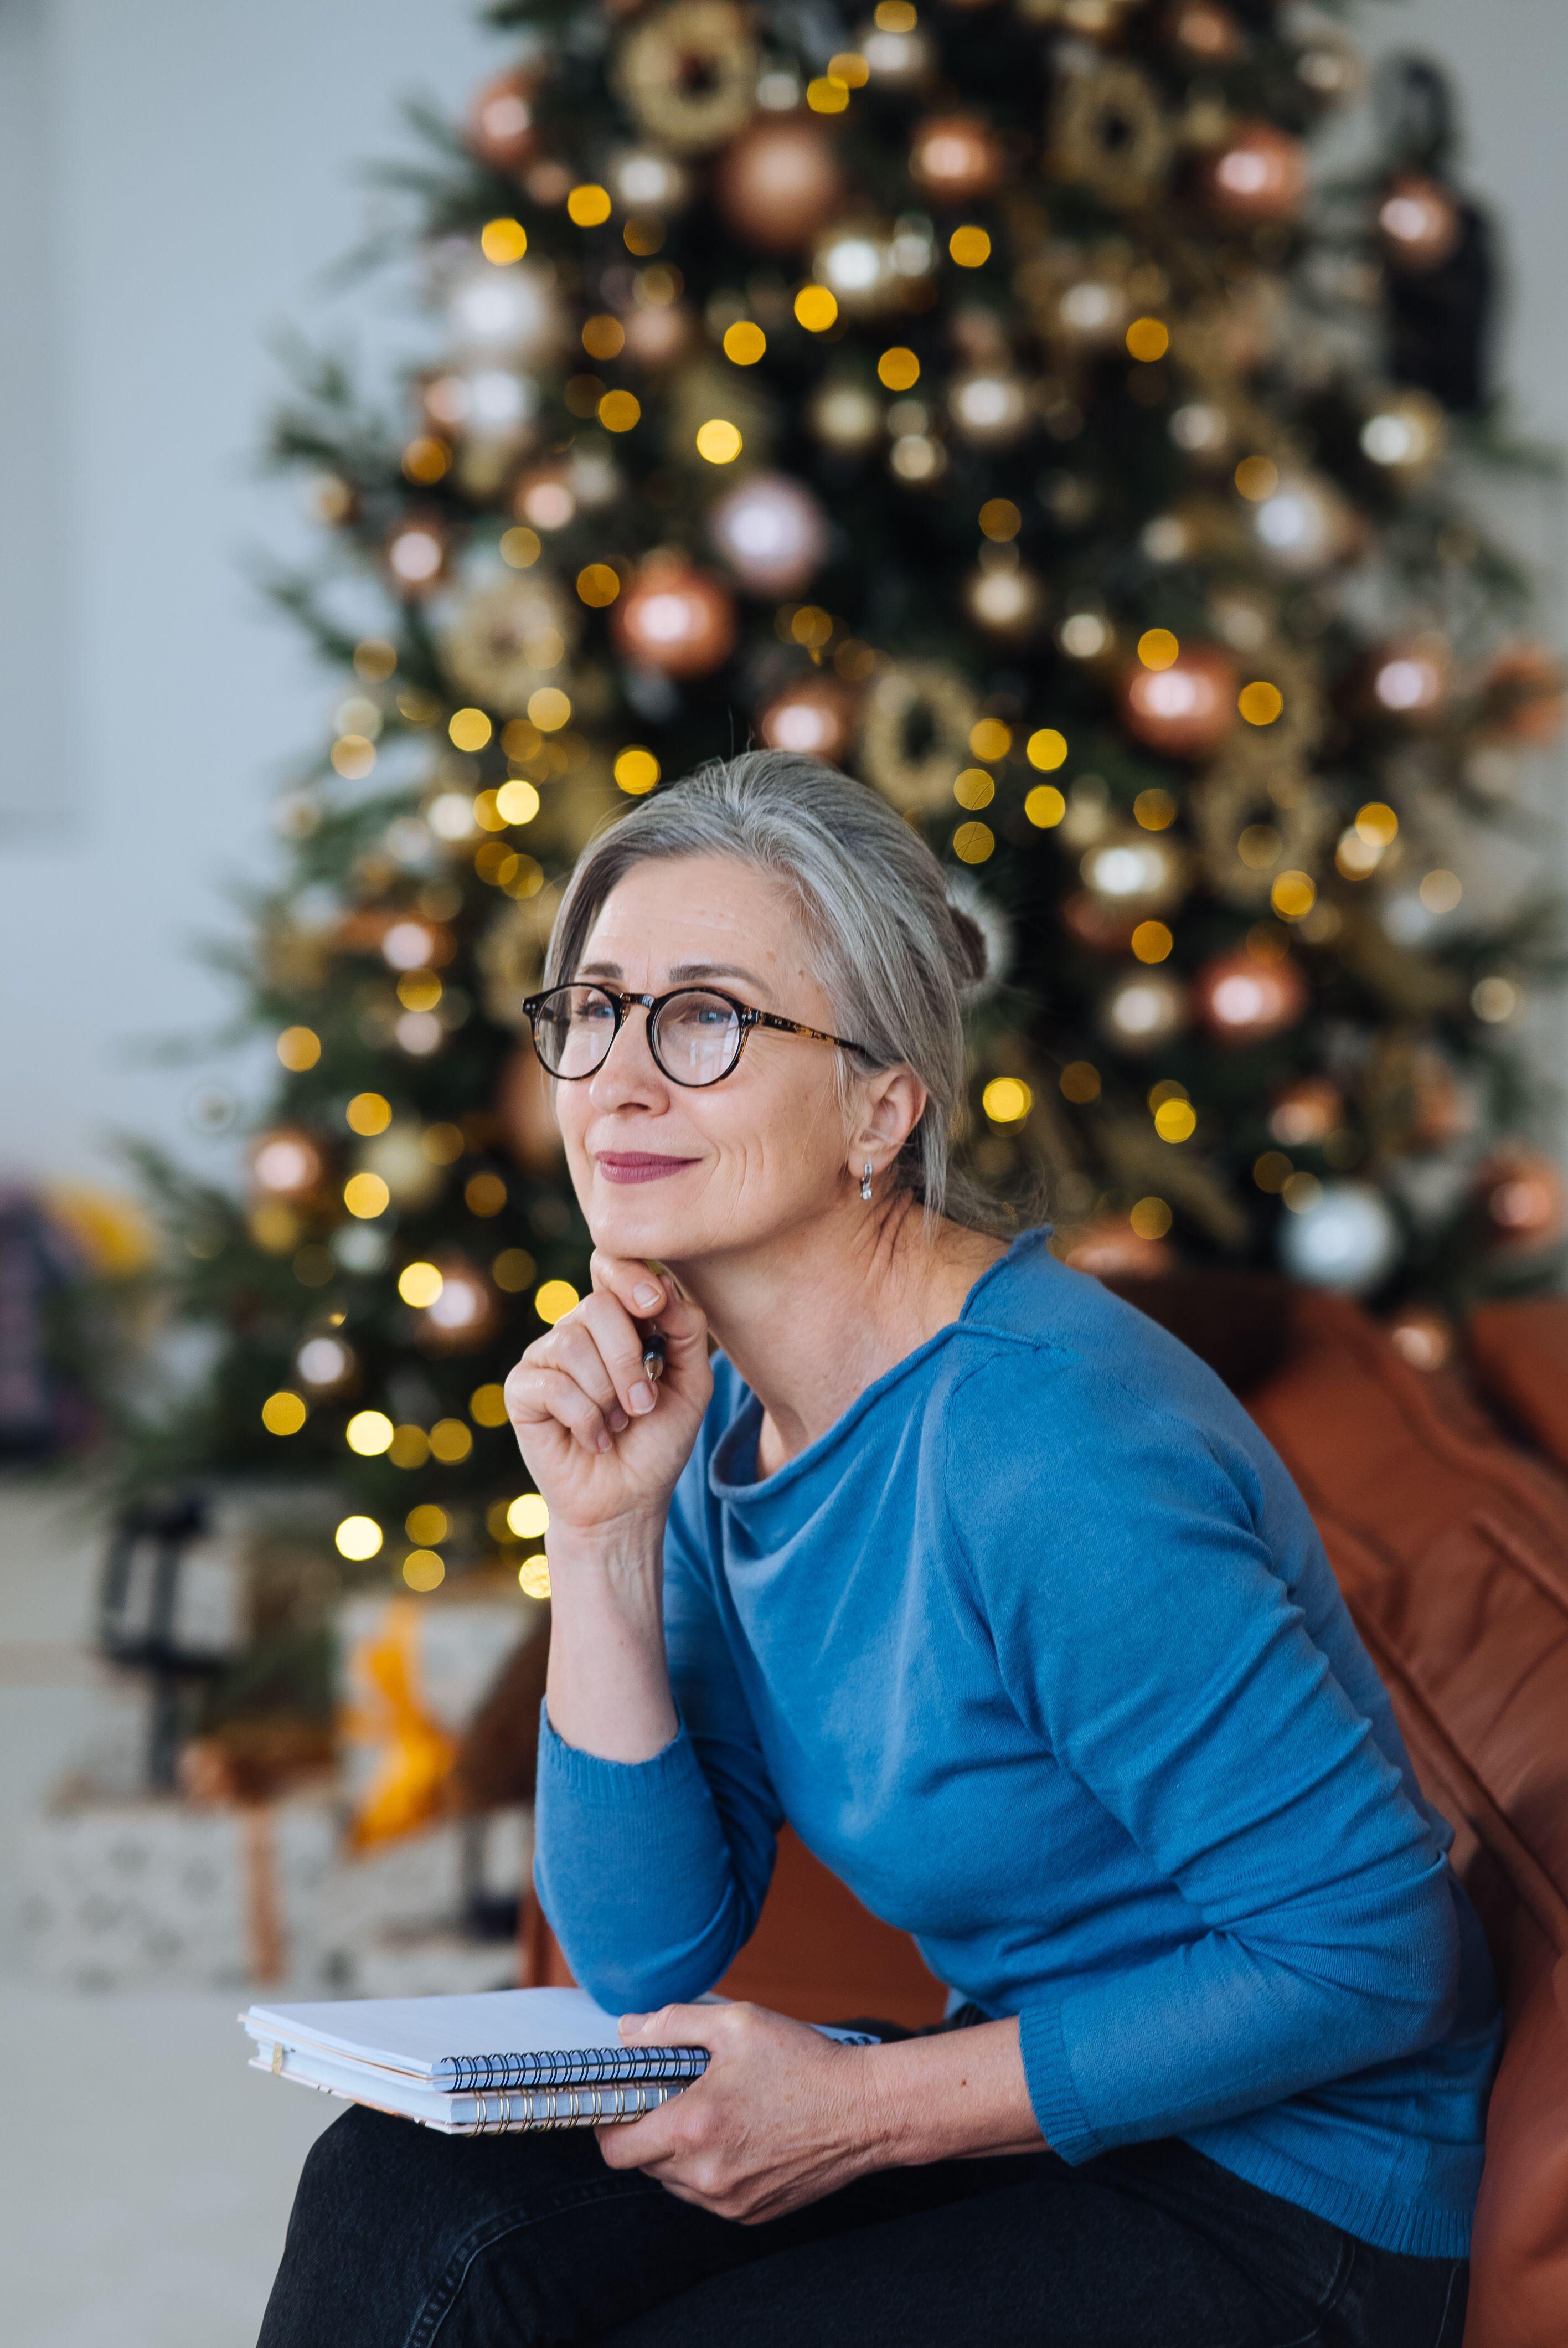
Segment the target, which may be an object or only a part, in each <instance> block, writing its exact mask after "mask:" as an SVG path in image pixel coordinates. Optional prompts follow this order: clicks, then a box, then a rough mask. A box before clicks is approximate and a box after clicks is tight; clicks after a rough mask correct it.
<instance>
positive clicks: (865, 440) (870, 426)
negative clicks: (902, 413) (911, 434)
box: [806, 376, 883, 457]
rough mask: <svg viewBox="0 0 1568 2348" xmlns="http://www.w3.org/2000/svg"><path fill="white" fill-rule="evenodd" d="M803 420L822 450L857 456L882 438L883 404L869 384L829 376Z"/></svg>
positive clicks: (816, 392)
mask: <svg viewBox="0 0 1568 2348" xmlns="http://www.w3.org/2000/svg"><path fill="white" fill-rule="evenodd" d="M806 421H807V423H808V424H809V425H810V427H811V429H812V433H813V435H814V437H815V438H816V439H817V440H819V441H820V442H821V443H822V445H823V447H824V448H830V449H832V450H833V451H834V453H835V455H837V456H841V457H858V456H862V455H864V454H865V452H866V450H867V449H868V448H875V447H876V444H877V442H878V441H879V440H880V439H881V438H882V431H883V403H882V401H881V400H879V399H878V398H877V396H876V393H875V392H874V391H873V390H872V389H871V388H870V386H869V385H867V384H863V383H856V382H855V381H854V380H853V379H852V378H850V377H846V376H839V377H836V378H835V377H834V376H829V377H828V378H827V380H826V381H825V383H823V384H822V385H820V386H819V387H818V388H817V390H816V391H815V392H814V394H813V395H812V398H811V403H810V405H809V407H807V409H806Z"/></svg>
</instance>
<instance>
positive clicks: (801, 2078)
mask: <svg viewBox="0 0 1568 2348" xmlns="http://www.w3.org/2000/svg"><path fill="white" fill-rule="evenodd" d="M620 2033H621V2037H622V2039H623V2040H624V2042H625V2043H626V2044H628V2045H632V2046H642V2045H665V2046H706V2047H708V2048H709V2049H710V2051H711V2054H712V2061H711V2062H710V2063H709V2065H708V2068H707V2070H706V2071H705V2072H704V2073H703V2075H702V2078H701V2079H699V2080H697V2081H696V2082H695V2083H694V2084H693V2085H692V2086H690V2087H687V2088H685V2089H683V2090H682V2093H681V2094H680V2095H678V2096H671V2099H670V2101H669V2102H668V2103H667V2104H664V2105H662V2106H661V2107H660V2109H659V2110H658V2111H656V2112H650V2113H649V2114H648V2115H647V2116H646V2117H645V2118H643V2119H640V2120H632V2121H629V2122H623V2123H621V2124H620V2125H619V2126H615V2127H601V2128H600V2129H599V2130H598V2131H597V2134H598V2137H599V2146H600V2152H601V2153H602V2154H603V2156H604V2159H605V2163H606V2166H607V2167H609V2168H641V2169H646V2171H647V2172H648V2174H649V2175H650V2176H651V2177H654V2178H658V2180H659V2182H660V2184H661V2185H662V2186H663V2187H664V2188H665V2190H666V2191H667V2192H670V2193H673V2194H674V2195H675V2196H676V2197H677V2198H678V2199H680V2200H682V2201H691V2202H694V2203H695V2204H696V2206H697V2208H698V2209H707V2210H710V2211H712V2214H713V2215H714V2216H715V2217H719V2218H729V2219H733V2220H734V2221H735V2222H737V2223H738V2224H740V2225H743V2226H756V2225H761V2224H762V2223H763V2222H764V2219H770V2218H782V2217H784V2216H785V2215H787V2213H788V2212H789V2211H790V2210H792V2209H802V2208H804V2205H805V2204H806V2203H807V2202H810V2201H818V2200H820V2199H822V2197H823V2195H824V2194H825V2193H832V2192H835V2191H836V2190H837V2189H838V2188H839V2187H840V2186H844V2185H847V2184H849V2183H850V2182H851V2181H852V2180H853V2179H854V2178H856V2177H861V2176H864V2175H865V2174H866V2171H867V2170H869V2169H873V2168H885V2167H886V2166H887V2165H888V2163H889V2159H890V2158H891V2157H893V2152H892V2142H891V2135H890V2131H889V2127H888V2125H887V2123H888V2118H889V2115H887V2114H886V2113H885V2112H884V2111H883V2110H882V2109H881V2108H879V2106H880V2103H881V2100H882V2099H881V2097H880V2096H879V2094H878V2085H877V2080H876V2073H875V2070H874V2068H873V2065H872V2064H871V2063H870V2061H869V2060H868V2059H867V2058H868V2056H869V2055H872V2054H873V2053H874V2052H876V2051H877V2050H875V2049H871V2048H867V2047H859V2046H845V2045H842V2044H839V2043H837V2042H836V2041H835V2040H834V2039H831V2038H825V2037H824V2036H823V2035H822V2034H821V2032H820V2031H816V2030H813V2029H811V2028H809V2027H808V2025H807V2024H805V2023H804V2022H792V2021H790V2020H789V2019H788V2018H787V2017H786V2016H785V2015H784V2014H781V2013H768V2012H767V2011H766V2010H765V2008H764V2007H762V2006H758V2005H739V2004H737V2005H727V2006H712V2005H667V2006H665V2007H663V2008H662V2009H661V2012H659V2013H652V2014H628V2015H626V2016H625V2017H624V2018H623V2019H622V2022H621V2024H620Z"/></svg>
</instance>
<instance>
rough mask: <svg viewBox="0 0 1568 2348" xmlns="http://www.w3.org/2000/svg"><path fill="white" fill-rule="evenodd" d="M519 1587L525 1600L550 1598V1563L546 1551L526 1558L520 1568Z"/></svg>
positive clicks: (540, 1551) (538, 1551)
mask: <svg viewBox="0 0 1568 2348" xmlns="http://www.w3.org/2000/svg"><path fill="white" fill-rule="evenodd" d="M518 1588H519V1589H520V1590H521V1591H522V1593H523V1595H524V1597H525V1598H548V1596H549V1594H550V1561H549V1559H548V1557H547V1556H546V1555H545V1552H544V1550H542V1549H541V1550H537V1551H536V1552H535V1554H534V1555H533V1556H532V1557H526V1558H524V1560H523V1561H522V1563H521V1565H519V1566H518Z"/></svg>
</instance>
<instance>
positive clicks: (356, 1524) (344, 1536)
mask: <svg viewBox="0 0 1568 2348" xmlns="http://www.w3.org/2000/svg"><path fill="white" fill-rule="evenodd" d="M385 1538H386V1536H385V1535H384V1532H383V1531H382V1529H381V1527H380V1526H379V1525H378V1524H377V1523H376V1521H375V1519H374V1517H344V1519H343V1522H342V1524H340V1525H339V1527H338V1529H337V1530H336V1532H335V1533H334V1534H333V1540H334V1541H335V1542H336V1544H337V1549H338V1554H339V1555H340V1556H341V1557H347V1558H353V1559H354V1560H355V1562H356V1563H363V1562H364V1560H365V1559H366V1558H368V1557H374V1555H375V1554H376V1552H377V1550H379V1549H380V1547H381V1545H382V1542H383V1541H384V1540H385Z"/></svg>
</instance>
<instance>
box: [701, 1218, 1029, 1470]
mask: <svg viewBox="0 0 1568 2348" xmlns="http://www.w3.org/2000/svg"><path fill="white" fill-rule="evenodd" d="M923 1222H924V1218H923V1216H922V1214H921V1211H920V1209H919V1207H918V1206H917V1204H915V1202H914V1201H913V1200H909V1199H908V1198H907V1197H904V1198H900V1199H899V1200H896V1201H894V1202H893V1203H891V1204H890V1205H888V1206H886V1207H885V1208H881V1209H876V1210H867V1209H864V1208H863V1209H860V1210H859V1212H858V1213H857V1214H855V1215H849V1214H844V1215H838V1214H835V1215H830V1216H827V1217H825V1218H819V1219H818V1220H816V1221H815V1223H814V1224H813V1225H812V1226H811V1227H810V1228H809V1229H803V1230H801V1231H792V1232H789V1233H787V1234H785V1235H784V1237H783V1238H781V1239H780V1240H779V1241H775V1242H774V1243H773V1244H772V1245H770V1246H769V1247H768V1248H767V1249H766V1250H756V1251H747V1252H745V1253H744V1254H718V1255H712V1256H703V1257H701V1258H694V1259H692V1260H691V1261H689V1262H682V1263H672V1264H671V1267H670V1268H671V1271H672V1272H674V1273H675V1274H676V1276H677V1277H678V1278H679V1280H680V1282H681V1284H682V1287H683V1288H684V1289H685V1290H686V1291H687V1292H688V1294H689V1295H690V1296H691V1297H692V1300H693V1302H694V1303H697V1304H700V1305H701V1306H702V1311H703V1312H704V1313H706V1315H707V1318H708V1325H709V1327H710V1328H711V1329H712V1333H713V1335H714V1337H715V1338H716V1340H717V1342H718V1343H719V1344H721V1345H722V1346H723V1350H724V1352H725V1353H726V1354H728V1356H729V1358H730V1360H731V1361H732V1362H733V1364H734V1365H735V1367H736V1369H737V1370H738V1371H739V1372H740V1375H741V1376H742V1377H743V1379H744V1380H745V1382H746V1384H747V1385H749V1386H750V1387H751V1389H752V1392H753V1394H754V1395H756V1396H757V1398H758V1400H759V1401H760V1402H761V1404H762V1406H763V1414H764V1416H763V1425H762V1430H761V1433H760V1435H759V1437H758V1444H757V1474H758V1475H759V1477H761V1476H770V1475H773V1474H774V1472H775V1471H776V1470H777V1469H778V1468H782V1467H783V1466H784V1462H785V1461H786V1460H789V1459H793V1458H794V1456H795V1454H796V1453H797V1452H800V1451H804V1449H805V1448H806V1447H807V1446H808V1445H809V1444H812V1443H815V1440H816V1438H817V1437H818V1436H819V1435H823V1434H825V1432H826V1430H827V1429H828V1428H829V1427H830V1426H832V1425H833V1423H834V1421H835V1419H837V1418H840V1417H842V1416H843V1415H844V1413H845V1411H846V1410H847V1409H848V1408H849V1406H850V1405H851V1403H853V1402H854V1401H855V1399H856V1396H857V1395H862V1394H864V1393H865V1391H866V1387H867V1386H868V1385H873V1384H875V1382H876V1379H877V1378H879V1377H881V1376H882V1375H883V1373H884V1372H885V1371H886V1370H890V1369H892V1368H893V1366H894V1365H895V1364H896V1363H898V1362H901V1361H903V1360H904V1359H905V1357H906V1356H907V1354H912V1353H914V1351H915V1350H916V1348H917V1346H919V1345H923V1344H925V1342H926V1340H927V1337H934V1336H935V1335H936V1334H937V1332H938V1329H944V1328H946V1327H947V1325H948V1323H949V1322H952V1321H956V1320H957V1319H958V1314H959V1313H961V1312H962V1310H963V1306H964V1300H965V1298H966V1297H967V1296H968V1292H969V1291H970V1289H971V1288H972V1287H973V1286H974V1284H975V1282H976V1281H977V1280H978V1279H979V1277H980V1274H981V1273H982V1272H985V1271H986V1270H987V1268H988V1267H989V1265H990V1264H992V1263H994V1262H996V1261H997V1259H998V1257H999V1256H1000V1255H1002V1254H1004V1253H1005V1252H1006V1244H1007V1243H1006V1241H1003V1240H999V1239H993V1238H991V1237H990V1236H989V1234H988V1233H986V1232H984V1231H967V1230H965V1229H964V1228H963V1227H962V1226H961V1225H960V1224H958V1223H950V1222H946V1221H942V1222H938V1223H937V1224H936V1225H935V1227H934V1229H933V1231H932V1232H931V1235H930V1237H929V1238H927V1235H926V1233H925V1231H924V1229H923Z"/></svg>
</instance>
